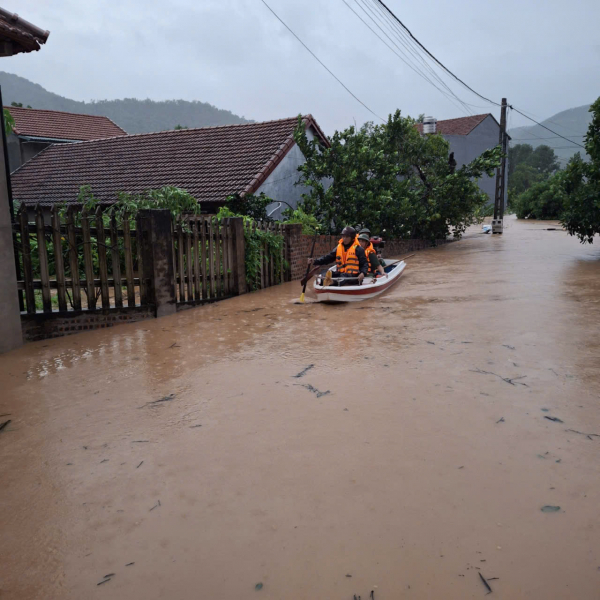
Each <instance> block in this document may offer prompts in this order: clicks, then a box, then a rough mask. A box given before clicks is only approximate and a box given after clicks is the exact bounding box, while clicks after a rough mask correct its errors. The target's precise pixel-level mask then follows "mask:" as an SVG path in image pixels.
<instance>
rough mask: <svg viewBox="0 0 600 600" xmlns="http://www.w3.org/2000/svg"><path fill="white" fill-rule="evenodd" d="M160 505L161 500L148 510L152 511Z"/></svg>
mask: <svg viewBox="0 0 600 600" xmlns="http://www.w3.org/2000/svg"><path fill="white" fill-rule="evenodd" d="M159 506H160V500H159V501H158V503H157V504H155V505H154V506H153V507H152V508H151V509H150V510H149V511H148V512H152V511H153V510H154V509H155V508H158V507H159Z"/></svg>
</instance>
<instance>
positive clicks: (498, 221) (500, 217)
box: [492, 98, 508, 233]
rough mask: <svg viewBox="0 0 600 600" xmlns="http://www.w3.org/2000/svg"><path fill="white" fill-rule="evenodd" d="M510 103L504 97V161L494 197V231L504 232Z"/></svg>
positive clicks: (497, 177) (498, 172)
mask: <svg viewBox="0 0 600 600" xmlns="http://www.w3.org/2000/svg"><path fill="white" fill-rule="evenodd" d="M507 108H508V104H507V102H506V98H502V112H501V114H500V141H499V144H500V147H501V148H502V162H501V163H500V168H499V169H497V170H496V197H495V199H494V218H493V219H492V233H502V229H503V222H504V196H505V193H506V191H505V186H506V152H507V146H508V136H507V135H506V112H507Z"/></svg>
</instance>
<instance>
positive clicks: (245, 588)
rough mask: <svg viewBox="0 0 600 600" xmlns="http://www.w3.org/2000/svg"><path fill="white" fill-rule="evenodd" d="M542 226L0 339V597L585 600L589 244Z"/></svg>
mask: <svg viewBox="0 0 600 600" xmlns="http://www.w3.org/2000/svg"><path fill="white" fill-rule="evenodd" d="M555 226H556V225H555V224H554V223H550V222H528V221H524V222H517V221H516V220H515V219H514V218H512V217H509V218H507V219H506V221H505V233H504V235H503V236H489V235H488V236H486V235H480V234H479V233H477V231H478V230H474V231H472V232H470V233H469V234H468V235H467V237H466V238H465V239H464V240H463V241H461V242H459V243H453V244H448V245H447V246H443V247H440V248H437V249H432V250H427V251H423V252H418V253H417V254H416V255H415V256H414V257H413V258H410V259H409V260H408V267H407V269H406V271H405V274H404V275H403V276H402V278H401V279H400V281H399V283H398V284H396V285H395V287H394V288H392V290H391V291H390V292H388V293H387V294H385V295H383V296H380V297H379V298H376V299H374V300H369V301H365V302H363V303H356V304H349V305H336V306H327V305H322V304H305V305H296V304H294V303H293V301H294V300H295V299H297V297H298V296H299V293H300V289H301V288H300V285H299V283H298V282H293V283H289V284H285V285H283V286H278V287H275V288H270V289H267V290H265V291H262V292H258V293H254V294H249V295H246V296H241V297H238V298H234V299H232V300H226V301H223V302H221V303H219V304H215V305H210V306H205V307H200V308H196V309H193V310H189V311H186V312H183V313H179V314H177V315H174V316H172V317H165V318H162V319H157V320H151V321H144V322H140V323H136V324H132V325H123V326H118V327H115V328H113V329H110V330H103V331H97V332H89V333H84V334H80V335H75V336H71V337H65V338H60V339H55V340H49V341H42V342H36V343H32V344H29V345H27V346H25V347H24V348H22V349H20V350H18V351H15V352H12V353H10V354H7V355H3V356H2V357H0V382H1V384H2V392H1V393H0V415H10V416H3V417H1V418H0V421H5V420H7V419H11V423H10V424H9V425H8V426H7V427H6V428H5V429H4V430H2V431H1V432H0V449H1V453H2V454H1V455H2V461H1V467H0V468H1V477H2V479H1V481H2V486H1V488H0V489H1V492H0V506H1V508H2V510H1V511H0V528H1V531H2V536H1V538H0V564H1V565H2V566H1V567H0V598H2V600H8V599H11V600H13V599H15V600H16V599H18V600H28V599H44V600H46V599H61V600H63V599H64V600H81V599H84V598H85V599H97V598H98V599H99V598H102V599H111V600H125V599H127V600H152V599H158V598H161V599H162V598H164V599H170V600H184V599H185V600H187V599H190V598H199V599H207V600H208V599H236V600H244V599H264V600H275V599H277V600H282V599H285V600H304V599H307V600H308V599H310V600H315V599H319V600H321V599H322V600H338V599H339V600H352V598H353V595H354V594H356V596H357V597H358V596H359V595H360V596H361V597H362V598H363V600H365V599H366V598H368V597H369V594H370V592H371V590H373V591H374V597H375V599H376V600H392V599H393V600H396V599H399V598H413V599H419V600H421V599H423V600H424V599H429V598H437V599H440V600H459V599H460V600H463V599H465V598H482V597H484V595H485V594H486V593H487V590H486V588H485V586H484V584H483V582H482V581H481V580H480V577H479V574H480V573H481V575H483V576H484V577H485V578H487V579H489V585H490V586H491V588H492V589H493V597H497V598H505V599H510V600H519V599H538V598H539V599H544V600H552V599H557V600H558V599H560V600H566V599H571V598H572V599H578V600H584V599H596V598H599V597H600V591H599V590H600V508H599V507H600V460H599V459H600V435H599V434H600V371H599V360H600V359H599V341H598V340H599V335H598V334H599V323H600V247H598V246H597V243H596V244H595V245H594V246H591V247H589V246H587V247H585V246H581V245H580V244H579V242H578V241H577V240H576V239H574V238H570V237H569V236H568V235H567V234H566V233H564V232H562V231H548V230H546V228H547V227H555ZM592 434H594V435H592ZM543 507H560V508H558V509H554V508H546V509H545V511H549V512H545V511H542V508H543ZM553 510H554V511H555V512H551V511H553ZM496 578H497V579H496Z"/></svg>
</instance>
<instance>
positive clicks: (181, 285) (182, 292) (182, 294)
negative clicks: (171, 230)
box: [177, 220, 185, 302]
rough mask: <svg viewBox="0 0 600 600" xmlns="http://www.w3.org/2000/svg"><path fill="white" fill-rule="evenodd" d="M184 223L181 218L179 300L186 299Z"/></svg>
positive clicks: (178, 255)
mask: <svg viewBox="0 0 600 600" xmlns="http://www.w3.org/2000/svg"><path fill="white" fill-rule="evenodd" d="M184 245H185V242H184V241H183V223H182V221H181V220H179V222H178V224H177V262H178V263H179V264H178V265H177V269H178V271H177V273H178V275H179V302H184V301H185V271H184V265H183V247H184Z"/></svg>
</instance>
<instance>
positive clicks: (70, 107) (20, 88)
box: [0, 71, 251, 133]
mask: <svg viewBox="0 0 600 600" xmlns="http://www.w3.org/2000/svg"><path fill="white" fill-rule="evenodd" d="M0 86H2V101H3V102H4V105H5V106H9V105H10V104H11V102H20V103H22V104H23V106H27V105H30V106H31V107H32V108H43V109H46V110H61V111H64V112H73V113H81V114H85V115H100V116H104V117H108V118H110V119H112V120H113V121H114V122H115V123H116V124H117V125H119V126H120V127H122V128H123V129H124V130H125V131H126V132H127V133H148V132H152V131H164V130H166V129H173V128H174V127H175V126H176V125H182V126H187V127H210V126H213V125H233V124H237V123H250V122H251V121H249V120H248V119H245V118H244V117H240V116H238V115H235V114H233V113H232V112H230V111H228V110H223V109H220V108H217V107H216V106H213V105H212V104H208V103H207V102H199V101H193V102H189V101H187V100H163V101H160V102H157V101H155V100H138V99H136V98H123V99H122V100H98V101H93V102H81V101H78V100H71V99H70V98H65V97H64V96H60V95H59V94H55V93H53V92H49V91H48V90H46V89H44V88H43V87H42V86H41V85H38V84H37V83H33V82H32V81H29V80H28V79H25V78H24V77H19V76H18V75H14V74H12V73H6V72H4V71H0Z"/></svg>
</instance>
